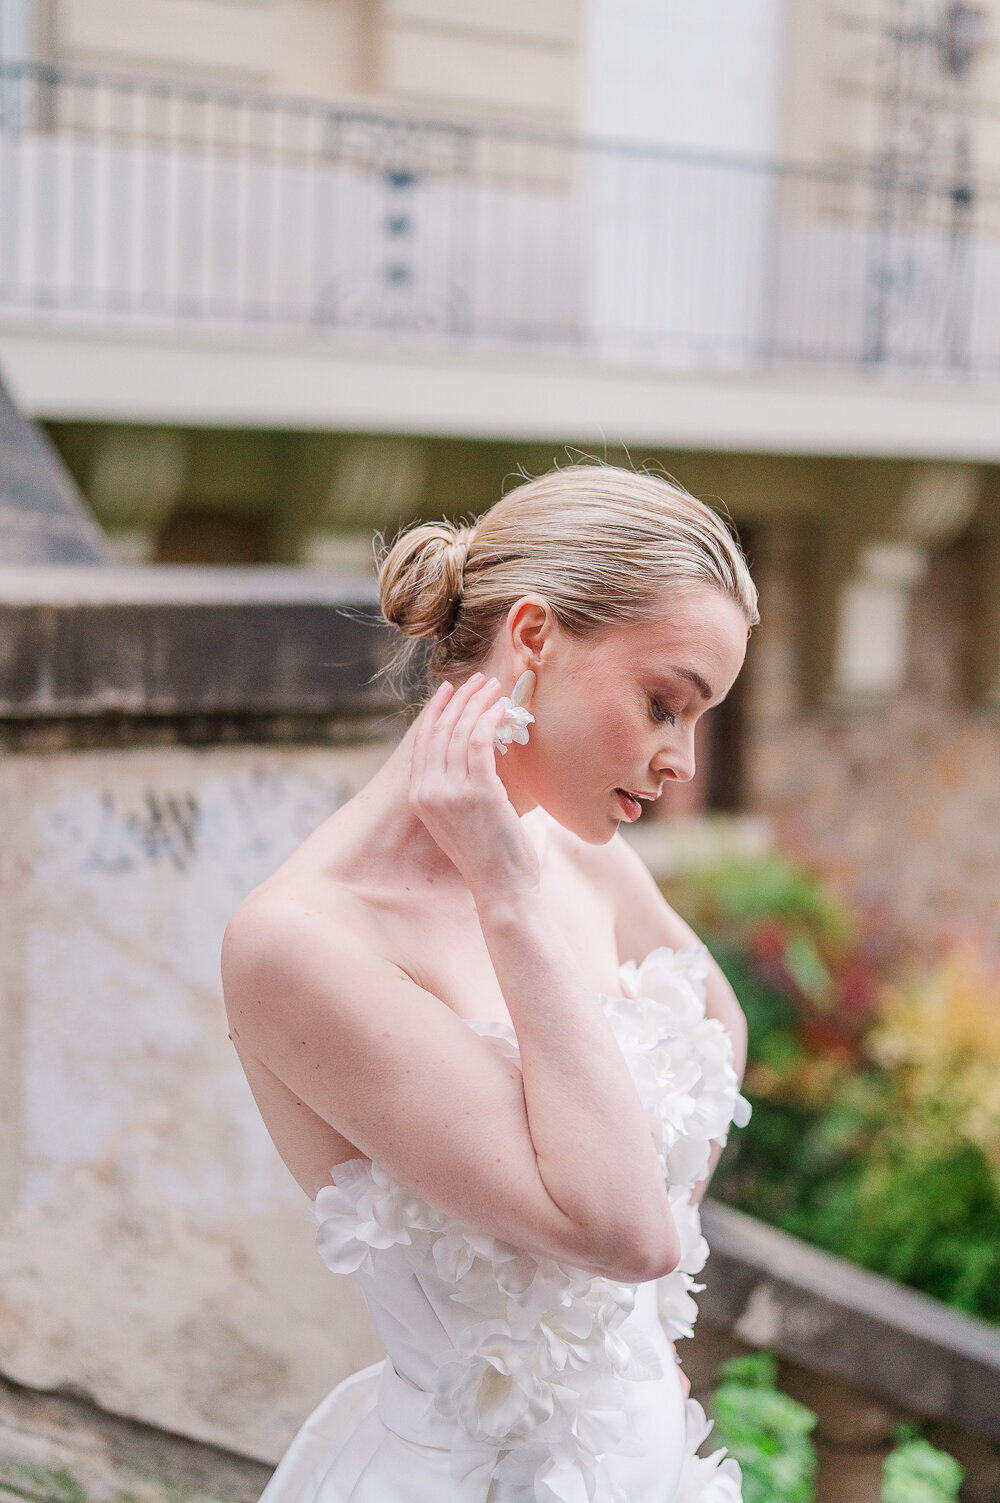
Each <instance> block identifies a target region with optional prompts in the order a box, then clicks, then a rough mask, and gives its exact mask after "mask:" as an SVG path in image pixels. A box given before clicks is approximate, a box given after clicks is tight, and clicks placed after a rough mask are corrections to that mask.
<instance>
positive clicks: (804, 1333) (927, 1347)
mask: <svg viewBox="0 0 1000 1503" xmlns="http://www.w3.org/2000/svg"><path fill="white" fill-rule="evenodd" d="M702 1226H703V1230H704V1233H705V1236H706V1238H707V1239H708V1243H709V1246H710V1247H711V1249H712V1254H711V1257H710V1258H709V1260H708V1264H707V1267H706V1269H705V1284H706V1287H705V1291H704V1293H703V1294H702V1295H700V1296H699V1301H698V1302H699V1307H700V1310H701V1313H702V1314H703V1315H704V1317H705V1319H706V1320H707V1321H709V1322H710V1323H711V1324H712V1325H714V1326H717V1327H720V1328H722V1329H724V1330H727V1331H730V1332H731V1333H732V1334H733V1335H734V1336H736V1337H737V1338H738V1339H739V1340H740V1341H743V1342H745V1343H746V1344H747V1345H749V1346H756V1347H763V1346H766V1347H770V1348H771V1349H773V1350H774V1351H776V1352H777V1353H778V1354H779V1355H780V1356H782V1357H786V1358H788V1359H789V1360H790V1361H794V1362H798V1363H801V1364H802V1365H804V1366H806V1367H809V1368H812V1369H813V1370H814V1371H817V1372H822V1373H827V1374H830V1375H833V1376H835V1377H839V1378H844V1379H846V1380H847V1381H848V1382H849V1383H852V1384H856V1385H857V1386H858V1387H859V1388H863V1389H867V1390H868V1391H869V1392H870V1393H874V1394H878V1395H879V1396H880V1397H882V1398H885V1399H888V1400H890V1401H891V1402H892V1403H894V1404H896V1405H899V1406H901V1407H905V1408H908V1409H912V1410H913V1411H914V1412H915V1413H917V1414H920V1415H923V1416H925V1417H926V1418H928V1419H934V1420H950V1421H953V1422H955V1423H957V1424H959V1425H961V1426H962V1427H963V1428H964V1429H967V1430H972V1431H976V1432H978V1433H979V1434H981V1435H984V1436H988V1437H990V1438H991V1439H1000V1327H997V1326H993V1325H991V1324H990V1323H989V1322H988V1321H984V1320H977V1319H975V1318H974V1317H972V1316H969V1315H963V1314H962V1313H961V1312H960V1311H958V1310H953V1309H951V1308H950V1307H949V1306H948V1305H945V1304H942V1303H941V1301H940V1300H936V1299H931V1298H930V1297H929V1296H928V1295H926V1294H920V1293H918V1291H917V1290H915V1289H908V1288H906V1287H905V1286H904V1285H901V1284H897V1283H896V1282H894V1280H892V1279H888V1278H884V1277H883V1276H882V1275H880V1274H877V1273H871V1272H870V1271H869V1270H868V1269H866V1268H860V1267H858V1266H857V1265H856V1264H854V1263H850V1262H848V1261H847V1260H846V1259H844V1258H838V1257H835V1256H834V1255H833V1254H832V1253H827V1252H823V1251H822V1250H821V1249H819V1248H815V1247H811V1246H810V1245H809V1244H808V1243H807V1242H803V1241H802V1240H801V1239H800V1238H798V1237H793V1236H790V1235H789V1234H788V1233H787V1232H782V1231H779V1230H777V1228H775V1227H771V1226H767V1225H765V1223H763V1222H761V1221H757V1220H755V1219H754V1218H753V1217H752V1216H747V1215H745V1214H744V1213H743V1212H741V1211H735V1210H733V1209H732V1208H731V1207H730V1206H724V1205H720V1204H719V1202H718V1201H711V1200H709V1201H706V1202H705V1204H704V1206H703V1210H702Z"/></svg>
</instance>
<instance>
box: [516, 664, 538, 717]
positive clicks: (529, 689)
mask: <svg viewBox="0 0 1000 1503" xmlns="http://www.w3.org/2000/svg"><path fill="white" fill-rule="evenodd" d="M537 682H538V680H537V678H536V676H535V672H534V670H533V669H532V668H525V670H524V672H523V673H522V674H521V677H520V678H519V679H518V681H517V683H516V684H515V685H514V688H513V691H512V692H511V696H510V702H511V706H512V708H513V709H515V710H519V709H521V708H523V706H525V705H527V704H528V702H529V700H530V699H531V696H532V694H534V692H535V684H536V683H537Z"/></svg>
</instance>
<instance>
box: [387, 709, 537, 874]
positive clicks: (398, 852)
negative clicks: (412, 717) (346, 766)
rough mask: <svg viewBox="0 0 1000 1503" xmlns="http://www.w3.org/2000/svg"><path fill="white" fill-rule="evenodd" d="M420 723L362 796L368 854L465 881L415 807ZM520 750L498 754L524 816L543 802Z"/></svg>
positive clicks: (397, 866)
mask: <svg viewBox="0 0 1000 1503" xmlns="http://www.w3.org/2000/svg"><path fill="white" fill-rule="evenodd" d="M415 735H416V727H415V726H412V725H411V726H410V728H409V730H408V731H407V732H406V735H405V736H404V737H403V739H402V740H401V741H400V742H399V744H398V746H397V747H396V748H395V750H394V751H393V752H392V754H391V755H390V757H389V758H388V760H387V761H386V762H384V763H383V765H382V766H381V767H380V768H379V770H378V772H377V773H376V774H375V776H374V777H373V778H371V779H370V781H369V782H368V783H366V784H365V786H364V788H362V789H361V791H360V793H359V794H358V795H357V808H358V813H359V814H361V815H362V822H363V840H364V847H363V848H364V853H365V858H366V860H367V859H373V860H376V861H377V860H378V859H379V857H380V856H383V855H384V856H385V858H386V859H387V860H390V861H391V862H392V863H393V865H394V867H395V869H396V870H397V871H401V870H403V869H405V870H407V871H409V872H410V873H411V874H415V875H419V876H421V877H423V878H431V879H433V880H435V881H441V882H453V883H455V884H461V885H462V886H464V885H465V883H464V879H463V878H462V876H461V874H460V872H459V871H458V868H457V867H456V866H455V864H454V862H452V861H451V860H449V858H448V857H447V856H446V855H445V853H444V851H442V849H441V847H440V846H439V845H438V843H437V841H436V840H435V839H434V838H433V836H432V835H431V834H430V832H429V831H428V829H427V826H426V825H425V824H424V822H423V820H421V819H420V818H419V816H418V815H416V814H415V813H414V812H413V810H412V809H411V808H410V761H411V757H412V755H413V741H414V737H415ZM516 754H517V752H516V749H515V751H514V752H513V753H511V752H508V754H507V756H506V757H499V758H498V759H497V774H498V776H499V778H500V781H501V782H502V783H503V785H504V787H505V788H506V790H507V797H508V798H509V799H510V802H511V804H512V805H513V807H514V809H515V811H516V812H517V814H518V815H519V816H522V817H523V816H524V815H525V814H530V812H531V811H532V810H533V809H537V808H538V802H537V800H536V799H535V798H533V797H532V795H531V794H530V792H529V791H528V789H527V788H526V787H525V786H524V780H523V779H522V778H520V777H518V775H517V768H516V765H515V764H514V763H513V761H511V765H510V766H509V767H508V766H506V765H505V764H506V763H507V762H508V761H509V760H510V759H511V758H512V756H513V757H516Z"/></svg>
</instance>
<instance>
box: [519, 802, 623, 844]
mask: <svg viewBox="0 0 1000 1503" xmlns="http://www.w3.org/2000/svg"><path fill="white" fill-rule="evenodd" d="M538 802H539V803H540V804H541V806H542V808H543V809H544V810H545V812H546V814H550V815H551V816H552V818H553V819H554V820H555V821H556V823H557V824H559V825H562V827H563V829H564V830H568V831H569V832H570V834H571V835H575V836H576V837H577V839H578V840H582V841H584V843H585V844H586V845H607V844H608V842H609V841H611V840H614V838H615V836H616V835H617V833H618V826H619V825H620V824H622V823H624V821H622V820H620V819H615V817H614V815H611V814H609V815H604V816H601V817H600V819H599V820H598V819H595V818H594V810H593V808H590V809H582V808H580V806H579V805H571V804H566V803H564V802H563V800H561V799H546V798H540V799H539V800H538Z"/></svg>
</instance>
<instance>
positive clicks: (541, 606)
mask: <svg viewBox="0 0 1000 1503" xmlns="http://www.w3.org/2000/svg"><path fill="white" fill-rule="evenodd" d="M505 630H506V636H507V640H508V643H509V644H510V650H511V653H512V655H513V658H514V660H515V662H517V663H518V664H520V667H521V669H522V670H523V669H525V668H536V667H537V666H538V664H539V663H540V662H541V660H542V657H543V655H544V656H547V655H548V653H549V652H551V650H552V645H553V634H554V632H555V630H556V618H555V616H554V615H553V613H552V607H551V606H550V605H549V603H548V601H547V600H546V599H545V597H544V596H543V595H522V596H521V598H520V600H515V602H514V604H513V605H512V606H511V608H510V610H509V611H508V612H507V621H506V627H505Z"/></svg>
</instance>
